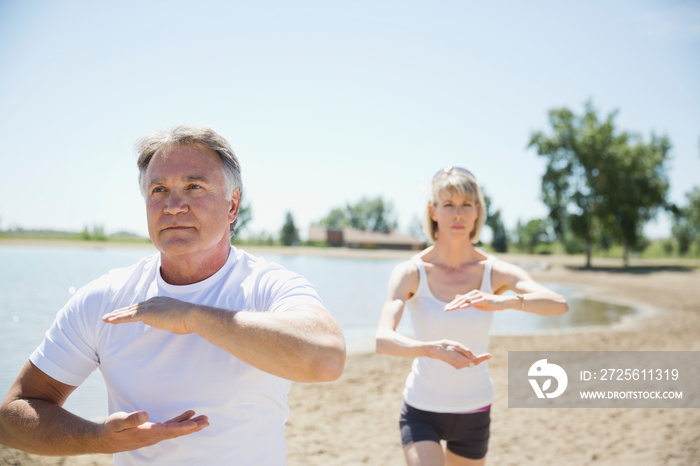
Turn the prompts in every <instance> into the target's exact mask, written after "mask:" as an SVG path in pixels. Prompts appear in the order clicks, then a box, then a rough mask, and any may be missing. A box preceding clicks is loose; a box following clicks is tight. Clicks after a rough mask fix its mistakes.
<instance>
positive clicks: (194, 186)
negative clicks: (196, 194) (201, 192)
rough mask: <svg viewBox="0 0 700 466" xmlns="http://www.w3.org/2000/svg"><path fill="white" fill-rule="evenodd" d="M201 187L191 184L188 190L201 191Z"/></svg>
mask: <svg viewBox="0 0 700 466" xmlns="http://www.w3.org/2000/svg"><path fill="white" fill-rule="evenodd" d="M201 188H202V187H201V186H200V185H198V184H191V185H190V189H201Z"/></svg>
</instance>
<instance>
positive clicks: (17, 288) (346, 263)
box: [0, 246, 636, 418]
mask: <svg viewBox="0 0 700 466" xmlns="http://www.w3.org/2000/svg"><path fill="white" fill-rule="evenodd" d="M150 253H151V251H149V250H144V249H116V248H115V249H111V248H105V249H83V248H49V247H14V246H13V247H7V246H0V396H2V397H4V395H5V394H6V393H7V390H8V389H9V387H10V385H11V383H12V382H13V381H14V379H15V377H16V375H17V373H18V372H19V370H20V368H21V367H22V365H23V364H24V363H25V361H26V360H27V357H28V356H29V354H30V353H31V352H32V351H33V350H34V349H35V348H36V347H37V345H38V344H39V343H40V342H41V340H42V339H43V337H44V332H45V331H46V330H47V329H48V328H49V326H50V325H51V323H52V322H53V319H54V317H55V315H56V312H58V310H59V309H60V308H61V307H62V306H63V305H64V304H65V302H66V301H67V300H68V299H69V298H70V296H71V292H74V290H75V289H78V288H80V287H81V286H83V285H85V284H86V283H88V282H89V281H91V280H93V279H95V278H97V277H98V276H100V275H102V274H103V273H105V272H106V271H108V270H109V269H112V268H116V267H124V266H128V265H131V264H133V263H135V262H137V261H138V260H139V259H141V258H142V257H144V256H145V255H148V254H150ZM264 257H265V259H266V260H268V261H269V262H277V263H279V264H281V265H283V266H284V267H286V268H288V269H290V270H293V271H295V272H298V273H300V274H302V275H304V276H305V277H306V278H307V279H308V280H309V281H310V282H311V283H313V284H314V285H315V286H316V289H317V290H318V293H319V295H320V296H321V299H322V300H323V301H324V304H325V306H326V307H327V308H328V309H329V310H330V311H331V312H332V313H333V314H334V315H335V317H336V318H337V319H338V321H339V322H340V324H341V326H342V327H343V331H344V333H345V337H346V340H347V342H348V344H349V347H350V348H352V347H353V346H356V345H358V344H361V343H363V342H367V341H371V340H372V339H373V336H374V331H375V328H376V324H377V320H378V318H379V313H380V311H381V308H382V305H383V303H384V300H385V298H386V288H387V283H388V279H389V275H390V273H391V271H392V269H393V268H394V266H396V265H397V264H398V263H399V262H401V260H380V259H344V258H330V257H317V256H282V255H272V254H265V255H264ZM548 286H550V287H551V288H553V289H556V291H558V292H559V293H562V294H563V295H565V296H567V299H568V301H569V307H570V311H569V312H568V313H567V314H565V315H564V316H560V317H541V316H537V315H533V314H529V313H526V312H518V311H501V312H498V313H496V314H495V315H494V323H493V329H492V334H508V333H535V332H541V331H551V330H565V329H570V328H575V327H581V326H590V325H609V324H613V323H616V322H618V321H619V320H620V319H622V318H623V317H624V316H628V315H632V314H634V313H635V312H636V311H635V310H634V309H631V308H629V307H625V306H618V305H614V304H609V303H603V302H598V301H590V300H583V299H580V298H577V297H576V296H575V292H576V290H575V288H573V287H561V286H555V285H551V284H549V285H548ZM399 330H400V331H402V332H404V333H407V334H410V333H411V327H410V320H409V319H408V318H404V319H403V320H402V322H401V325H400V326H399ZM106 405H107V402H106V390H105V388H104V383H103V382H102V378H101V376H100V375H99V374H98V373H97V372H96V373H95V374H93V375H92V376H90V378H88V380H87V381H86V382H85V383H84V384H83V385H82V386H81V387H79V388H78V389H77V390H76V391H75V393H74V394H73V395H72V396H71V397H70V398H69V400H68V402H67V403H66V408H67V409H69V410H71V411H73V412H75V413H76V414H78V415H81V416H84V417H87V418H100V417H104V416H105V414H106Z"/></svg>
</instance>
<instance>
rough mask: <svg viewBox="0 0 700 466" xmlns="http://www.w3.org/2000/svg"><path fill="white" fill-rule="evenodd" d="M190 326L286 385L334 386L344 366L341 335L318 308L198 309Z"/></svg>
mask: <svg viewBox="0 0 700 466" xmlns="http://www.w3.org/2000/svg"><path fill="white" fill-rule="evenodd" d="M190 322H192V324H191V328H192V329H193V330H194V332H195V333H197V334H199V335H200V336H202V337H204V338H206V339H207V340H208V341H210V342H211V343H213V344H215V345H217V346H219V347H221V348H223V349H225V350H226V351H228V352H230V353H231V354H233V355H234V356H236V357H237V358H239V359H241V360H242V361H244V362H247V363H248V364H250V365H252V366H254V367H257V368H258V369H260V370H263V371H265V372H268V373H271V374H274V375H277V376H279V377H283V378H285V379H289V380H293V381H296V382H325V381H332V380H335V379H337V378H338V377H340V374H341V373H342V371H343V367H344V365H345V341H344V338H343V334H342V331H341V329H340V327H339V326H338V325H337V322H336V321H335V319H333V318H332V317H331V316H330V315H328V311H326V310H325V309H323V308H320V307H315V306H298V307H297V308H294V309H291V310H288V311H286V312H280V313H269V312H245V311H239V312H234V311H227V310H223V309H215V308H211V307H206V306H196V308H195V310H194V312H193V314H192V318H191V319H190Z"/></svg>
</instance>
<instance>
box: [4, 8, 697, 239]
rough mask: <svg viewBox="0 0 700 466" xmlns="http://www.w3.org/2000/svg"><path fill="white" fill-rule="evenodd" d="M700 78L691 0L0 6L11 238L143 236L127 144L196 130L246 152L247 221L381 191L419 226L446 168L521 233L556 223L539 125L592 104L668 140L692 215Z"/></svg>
mask: <svg viewBox="0 0 700 466" xmlns="http://www.w3.org/2000/svg"><path fill="white" fill-rule="evenodd" d="M699 83H700V3H698V2H674V1H616V2H608V1H579V0H573V1H566V2H561V1H532V2H518V1H499V2H475V1H464V0H460V1H436V2H425V1H412V0H406V1H353V2H335V1H295V2H281V1H260V2H252V1H245V2H243V1H230V2H225V1H206V0H205V1H198V2H196V3H195V2H192V1H189V2H181V1H150V2H136V1H130V0H126V1H120V2H111V3H107V2H89V1H62V2H22V1H19V0H16V1H10V0H5V1H0V157H1V158H2V159H1V162H2V163H1V165H0V166H1V167H2V169H1V170H2V173H3V175H4V176H3V178H4V182H3V183H2V184H1V185H0V228H9V227H14V226H23V227H26V228H40V227H50V228H57V229H67V230H80V229H82V228H83V227H84V226H86V225H88V226H93V225H103V226H104V227H105V229H106V230H107V232H108V233H110V232H115V231H119V230H128V231H133V232H136V233H139V234H142V235H146V232H147V229H146V222H145V213H144V208H143V201H142V199H141V197H140V194H139V190H138V187H137V183H136V174H137V171H136V164H135V159H136V155H135V152H134V142H135V141H136V139H137V138H138V137H139V136H141V135H142V134H143V133H146V132H149V131H151V130H154V129H158V128H169V127H172V126H174V125H176V124H181V123H191V124H207V125H211V126H212V127H214V128H215V129H216V130H217V131H219V132H221V133H222V134H224V135H225V136H226V137H228V138H229V140H230V141H231V144H232V146H233V148H234V151H235V152H236V153H237V155H238V156H239V158H240V160H241V163H242V166H243V181H244V185H245V194H246V196H247V199H248V200H249V201H250V202H251V204H252V207H253V217H254V218H253V221H252V223H251V225H250V228H251V229H252V230H253V231H262V230H266V231H268V232H274V233H277V232H279V229H280V227H281V225H282V223H283V221H284V215H285V212H286V211H288V210H290V211H292V213H293V215H294V217H295V219H296V222H297V225H298V226H299V227H300V229H301V230H302V233H305V232H306V229H307V227H308V225H309V224H310V222H312V221H314V220H318V219H320V218H321V217H323V216H325V214H327V213H328V211H329V210H330V209H331V208H333V207H339V206H342V205H344V204H345V203H346V202H348V201H350V202H355V201H357V200H359V199H360V198H361V197H362V196H372V197H374V196H379V195H380V196H383V197H384V198H385V199H387V200H390V201H391V202H392V203H393V204H394V208H395V211H396V213H397V214H398V220H399V225H400V228H401V229H403V230H406V229H407V228H408V226H409V224H410V223H411V221H412V219H413V218H415V217H417V216H418V215H419V212H420V211H421V209H422V206H423V203H424V194H425V188H426V186H427V184H428V182H429V180H430V177H431V176H432V174H433V173H435V172H436V171H437V170H438V169H440V168H441V167H443V166H445V165H460V166H464V167H467V168H469V169H470V170H472V171H473V172H474V173H475V174H476V176H477V178H478V179H479V181H480V182H481V184H482V186H484V187H485V189H486V191H487V192H488V193H489V194H490V195H491V197H492V198H493V201H494V206H495V207H496V208H498V209H500V210H501V211H502V215H503V218H504V220H505V223H506V227H507V228H509V229H510V228H513V227H514V226H515V224H516V222H517V221H518V220H519V219H520V220H529V219H531V218H536V217H543V216H545V215H546V209H545V207H544V205H543V204H542V202H541V201H540V179H541V176H542V174H543V172H544V160H543V159H541V158H540V157H538V156H537V155H536V153H535V151H534V150H533V149H528V148H527V143H528V141H529V137H530V134H531V133H532V132H533V131H535V130H540V129H548V126H547V111H548V110H549V109H551V108H554V107H561V106H567V107H569V108H571V109H573V110H574V111H576V112H581V111H582V109H583V104H584V102H585V101H586V100H587V99H589V98H592V99H593V102H594V105H595V106H596V107H597V108H598V110H599V114H600V115H601V116H604V115H606V114H607V113H608V112H610V111H612V110H615V109H618V110H619V112H620V113H619V115H618V117H617V120H616V121H617V125H618V127H619V128H620V129H623V130H631V131H636V132H639V133H641V134H642V135H643V136H644V138H645V140H648V139H649V135H650V134H651V132H652V131H654V132H656V133H657V134H666V135H668V136H669V138H670V139H671V142H672V144H673V149H672V153H671V155H672V159H671V163H670V165H669V173H670V179H671V191H670V196H669V197H670V200H671V201H674V202H677V203H683V202H684V199H685V198H684V194H685V193H686V192H688V191H690V189H691V188H692V187H693V186H695V185H699V184H700V84H699ZM668 229H669V221H668V219H665V218H664V217H663V216H662V217H661V218H660V221H658V222H657V223H656V224H654V225H650V226H649V228H648V230H647V231H648V232H649V233H650V234H651V235H652V236H663V235H665V234H667V233H668Z"/></svg>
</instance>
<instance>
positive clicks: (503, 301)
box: [445, 290, 510, 311]
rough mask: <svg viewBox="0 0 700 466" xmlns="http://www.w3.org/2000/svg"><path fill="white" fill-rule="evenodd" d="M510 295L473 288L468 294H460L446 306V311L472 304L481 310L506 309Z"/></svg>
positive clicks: (464, 307)
mask: <svg viewBox="0 0 700 466" xmlns="http://www.w3.org/2000/svg"><path fill="white" fill-rule="evenodd" d="M509 299H510V298H509V297H507V296H500V295H495V294H491V293H484V292H483V291H481V290H472V291H470V292H469V293H467V294H461V295H460V294H458V295H457V296H455V299H453V300H452V301H450V302H449V303H448V304H447V305H446V306H445V311H454V310H456V309H466V308H468V307H470V306H474V307H475V308H477V309H479V310H481V311H501V310H503V309H506V306H507V304H508V301H509Z"/></svg>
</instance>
